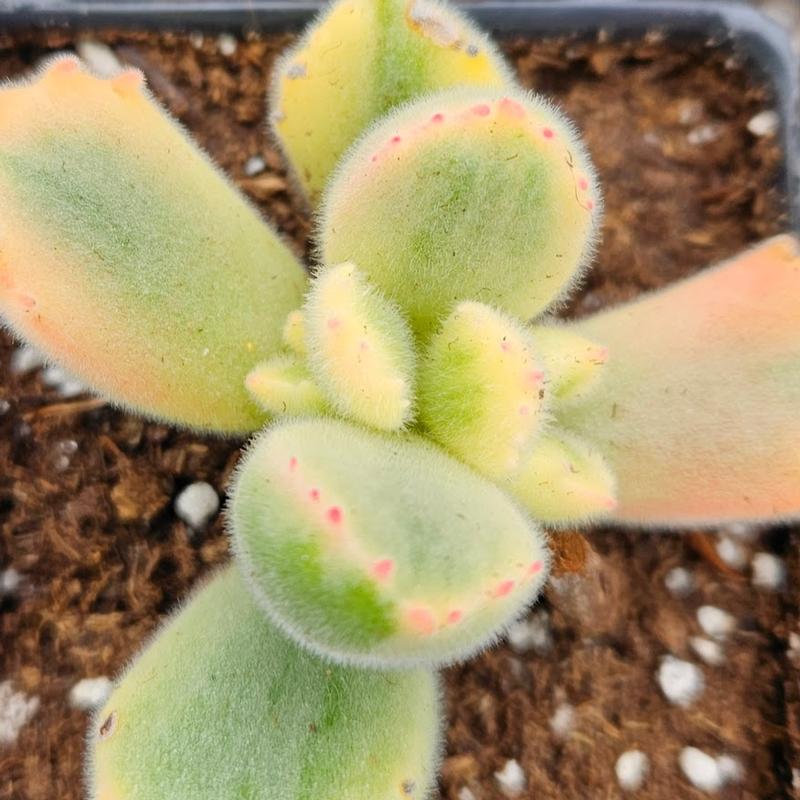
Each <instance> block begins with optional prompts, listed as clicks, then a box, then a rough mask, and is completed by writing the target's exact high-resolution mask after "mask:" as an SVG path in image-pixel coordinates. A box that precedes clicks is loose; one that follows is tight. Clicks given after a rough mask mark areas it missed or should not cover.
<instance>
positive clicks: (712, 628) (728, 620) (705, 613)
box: [697, 606, 736, 639]
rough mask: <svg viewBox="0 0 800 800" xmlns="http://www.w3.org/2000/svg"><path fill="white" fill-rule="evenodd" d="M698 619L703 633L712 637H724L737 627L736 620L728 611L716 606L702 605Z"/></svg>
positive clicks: (698, 611)
mask: <svg viewBox="0 0 800 800" xmlns="http://www.w3.org/2000/svg"><path fill="white" fill-rule="evenodd" d="M697 621H698V622H699V623H700V627H701V628H702V629H703V633H705V634H706V635H707V636H710V637H711V638H712V639H724V638H725V637H726V636H727V635H728V634H729V633H731V631H733V630H735V628H736V620H735V619H734V617H732V616H731V615H730V614H729V613H728V612H727V611H723V610H722V609H721V608H717V607H716V606H700V608H698V609H697Z"/></svg>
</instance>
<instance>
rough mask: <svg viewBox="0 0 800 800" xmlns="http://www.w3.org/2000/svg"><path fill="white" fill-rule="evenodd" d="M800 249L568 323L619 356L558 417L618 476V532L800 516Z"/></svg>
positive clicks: (787, 242)
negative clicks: (624, 526)
mask: <svg viewBox="0 0 800 800" xmlns="http://www.w3.org/2000/svg"><path fill="white" fill-rule="evenodd" d="M799 251H800V245H799V244H798V241H797V238H796V237H795V236H790V235H784V236H778V237H775V238H773V239H770V240H768V241H766V242H763V243H761V244H759V245H758V246H757V247H754V248H752V249H751V250H749V251H746V252H744V253H741V254H739V255H737V256H736V257H734V258H733V259H731V260H730V261H727V262H725V263H723V264H721V265H718V266H716V267H714V268H711V269H708V270H705V271H703V272H701V273H699V274H698V275H696V276H694V277H692V278H689V279H687V280H684V281H681V282H679V283H677V284H675V285H673V286H669V287H667V288H666V289H663V290H661V291H658V292H654V293H652V294H649V295H645V296H644V297H642V298H640V299H637V300H635V301H633V302H630V303H627V304H624V305H621V306H619V307H618V308H612V309H611V310H609V311H604V312H600V313H598V314H596V315H594V316H592V317H588V318H586V319H584V320H580V321H578V322H575V323H570V324H569V325H567V326H566V327H567V328H568V329H569V330H572V331H574V332H575V333H576V334H578V335H580V336H582V337H585V338H586V339H588V340H590V341H593V342H598V343H602V344H603V345H604V346H606V347H608V350H609V353H610V357H609V360H608V363H607V364H606V366H605V367H604V368H603V371H604V373H605V374H604V376H603V380H601V381H599V382H598V383H597V384H596V385H595V386H594V387H592V388H591V389H590V390H589V391H587V392H585V393H581V394H578V395H577V396H576V397H575V398H574V401H569V400H566V401H565V402H564V403H563V404H560V405H559V406H558V409H557V416H558V420H559V422H560V423H561V424H562V425H563V426H564V427H565V428H568V429H569V430H570V431H573V432H574V433H575V434H577V435H578V436H579V437H580V438H581V439H582V440H584V441H586V442H590V443H592V446H593V447H595V448H597V450H599V451H600V452H601V453H602V455H603V458H604V460H605V461H606V462H607V464H608V465H609V467H610V468H611V470H612V471H613V473H614V475H615V476H616V480H617V494H618V501H619V503H618V507H617V508H616V510H615V511H614V512H613V514H612V517H613V519H614V520H615V521H619V522H626V523H636V524H641V523H644V524H647V523H649V524H653V525H659V526H661V527H664V526H668V527H669V526H671V527H682V526H687V525H717V524H720V523H722V522H730V521H736V520H745V521H746V520H751V521H754V522H758V521H764V522H766V521H769V520H776V519H781V518H784V519H795V518H798V517H800V416H798V409H800V313H798V308H800V255H798V252H799Z"/></svg>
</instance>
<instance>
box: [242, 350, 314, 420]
mask: <svg viewBox="0 0 800 800" xmlns="http://www.w3.org/2000/svg"><path fill="white" fill-rule="evenodd" d="M245 386H247V389H248V391H249V392H250V394H251V395H252V397H253V399H254V400H255V401H256V402H257V403H258V404H259V405H260V406H261V407H262V408H263V409H264V410H265V411H266V412H267V413H269V414H271V415H273V416H281V415H289V416H303V415H307V414H322V413H325V412H326V411H327V410H328V402H327V401H326V399H325V396H324V395H323V393H322V392H321V391H320V388H319V387H318V386H317V384H316V383H315V382H314V378H313V377H312V376H311V374H310V372H309V371H308V369H307V368H306V366H305V364H304V363H303V362H302V361H301V360H299V359H298V358H297V357H295V356H293V355H291V354H286V353H283V354H281V355H277V356H273V357H272V358H270V359H267V360H266V361H262V362H261V363H260V364H257V365H256V366H255V367H253V369H252V370H250V372H249V373H248V375H247V378H246V379H245Z"/></svg>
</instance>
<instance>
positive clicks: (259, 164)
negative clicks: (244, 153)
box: [244, 156, 267, 178]
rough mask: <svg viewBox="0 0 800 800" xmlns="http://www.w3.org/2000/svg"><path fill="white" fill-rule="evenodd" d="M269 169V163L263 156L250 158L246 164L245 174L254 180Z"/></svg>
mask: <svg viewBox="0 0 800 800" xmlns="http://www.w3.org/2000/svg"><path fill="white" fill-rule="evenodd" d="M266 168H267V162H266V161H264V159H263V158H262V157H261V156H250V158H248V159H247V161H245V162H244V174H245V175H247V177H248V178H253V177H255V176H256V175H258V174H259V173H261V172H263V171H264V170H265V169H266Z"/></svg>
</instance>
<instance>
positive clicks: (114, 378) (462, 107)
mask: <svg viewBox="0 0 800 800" xmlns="http://www.w3.org/2000/svg"><path fill="white" fill-rule="evenodd" d="M333 51H335V52H336V55H335V56H333V55H332V52H333ZM272 101H273V102H272V105H273V119H272V124H273V127H274V130H275V132H276V134H277V135H278V137H279V140H280V142H281V144H282V146H283V148H284V151H285V152H286V154H287V156H288V158H289V160H290V162H291V165H292V167H293V169H294V171H295V174H296V175H297V178H298V181H299V183H300V184H301V186H302V187H303V188H304V190H305V191H306V192H307V195H308V198H309V201H310V202H311V203H312V204H316V203H319V216H318V218H319V225H318V236H317V242H318V263H317V265H316V271H315V277H314V279H313V280H312V281H311V283H310V285H309V284H308V283H307V280H306V278H305V274H304V271H303V269H302V267H301V266H300V264H299V263H298V262H297V260H296V259H295V258H294V256H293V255H292V254H291V253H290V251H289V250H288V249H287V248H286V246H285V245H284V244H283V243H282V242H281V240H280V238H279V237H278V235H277V234H276V233H275V232H274V230H273V229H271V228H270V227H268V226H267V225H265V224H264V223H263V222H262V221H261V220H260V219H259V218H258V216H257V214H256V213H255V212H254V211H253V209H252V208H251V207H250V206H249V205H248V204H247V203H246V202H245V201H244V200H243V199H242V198H241V197H240V196H239V195H238V194H237V193H236V192H235V191H234V190H233V189H232V187H231V186H230V185H229V184H228V182H227V181H226V180H225V179H224V178H223V177H222V176H221V175H220V174H219V173H218V172H217V171H215V170H214V169H213V168H212V167H211V166H210V164H209V162H208V160H207V159H206V158H205V157H204V156H203V155H202V154H201V153H200V152H199V151H198V150H197V149H196V148H195V147H194V146H193V145H192V144H191V143H190V142H189V141H188V140H187V139H186V138H185V136H184V135H183V134H182V132H181V131H180V130H179V128H178V127H177V126H176V125H174V124H173V123H172V122H171V121H170V120H169V119H168V118H167V117H166V115H165V114H164V113H163V112H162V111H161V110H160V109H159V107H158V106H157V105H156V104H155V103H154V102H153V101H152V100H151V99H150V98H149V96H148V95H147V93H146V92H145V91H144V89H143V84H142V77H141V75H140V74H139V73H138V72H136V71H125V72H123V73H121V74H120V75H119V76H117V77H115V78H113V79H111V80H107V81H104V80H99V79H97V78H94V77H92V76H91V75H89V74H87V73H86V72H85V71H83V69H82V68H81V66H80V64H79V62H77V61H75V60H73V59H69V58H67V59H59V60H56V61H54V62H53V63H52V64H51V65H50V66H49V67H48V68H47V69H45V70H44V71H43V72H42V73H41V74H40V75H39V76H38V77H37V78H35V79H34V80H33V81H32V82H29V83H24V84H19V85H13V86H8V87H5V88H4V89H2V91H0V202H2V219H0V308H1V309H2V313H3V316H4V318H5V320H6V321H7V323H8V324H9V325H10V326H11V327H12V329H13V330H14V331H16V332H17V333H18V334H19V335H20V336H22V337H24V338H26V339H27V340H29V341H31V342H32V343H34V344H35V345H37V346H39V347H40V348H42V349H43V350H44V351H45V352H46V353H48V354H49V356H50V357H51V358H53V359H55V360H57V361H59V362H61V363H63V364H65V365H66V366H67V367H69V368H70V369H71V370H72V371H74V372H75V373H77V374H78V375H79V376H81V377H82V378H83V379H84V380H86V381H87V382H88V383H90V384H91V385H93V386H94V387H95V388H96V389H97V390H98V391H100V392H102V393H103V394H105V395H106V396H108V397H110V398H111V399H113V400H115V401H116V402H118V403H120V404H122V405H124V406H127V407H130V408H132V409H134V410H137V411H140V412H142V413H145V414H148V415H150V416H153V417H157V418H160V419H166V420H170V421H173V422H175V423H178V424H183V425H188V426H191V427H194V428H197V429H201V430H208V431H216V432H219V433H233V432H238V433H241V432H250V431H254V430H256V429H258V428H259V427H261V426H262V425H265V424H266V427H265V429H264V431H263V432H262V433H261V434H260V435H259V436H257V437H256V438H255V439H254V441H253V443H252V445H251V447H250V449H249V451H248V453H247V455H246V457H245V458H244V460H243V463H242V465H241V466H240V468H239V470H238V473H237V475H236V478H235V481H234V488H233V495H232V502H231V506H230V509H229V516H230V520H229V527H230V534H231V539H232V543H233V550H234V553H235V559H234V564H233V565H231V566H230V567H228V569H227V570H225V571H224V572H222V573H220V574H219V575H217V576H216V577H215V578H212V579H211V580H210V581H209V582H208V583H207V585H206V586H205V587H204V588H202V589H200V590H199V591H198V592H197V594H196V595H195V596H194V597H193V598H192V599H191V600H190V601H189V602H188V603H187V605H186V606H185V608H184V609H183V610H182V611H181V612H180V613H178V614H177V615H176V616H175V617H174V618H173V619H172V620H171V621H170V622H169V623H168V624H167V625H166V626H165V627H164V628H163V630H162V631H161V632H160V633H159V634H158V635H157V636H156V638H155V639H154V641H153V642H152V643H151V644H150V646H149V647H148V648H147V649H146V650H145V651H144V653H143V654H142V655H141V656H140V658H139V659H138V660H137V661H135V662H134V663H133V665H132V666H131V667H130V668H129V670H128V671H127V673H126V675H125V676H124V677H123V679H122V680H121V682H120V683H119V685H118V688H117V689H116V691H115V692H114V693H113V695H112V696H111V698H110V699H109V701H108V703H107V704H106V706H105V708H104V709H102V710H101V711H100V713H99V714H98V716H97V718H96V721H95V723H94V724H93V728H92V732H91V737H90V747H91V757H90V762H91V766H90V770H89V782H90V792H91V796H92V797H93V798H95V800H161V799H162V798H164V799H166V798H170V799H171V800H173V799H174V798H176V797H185V798H189V797H191V798H193V799H194V798H197V800H204V799H207V800H212V799H213V800H223V799H224V798H231V800H233V799H234V798H237V799H238V798H247V800H277V799H278V798H280V799H281V800H291V799H292V798H296V799H297V800H299V799H300V798H315V800H317V799H318V798H323V799H324V798H330V800H333V799H334V798H336V800H341V798H348V800H381V799H382V798H387V799H388V798H411V797H417V798H421V797H424V796H425V794H426V793H427V791H428V789H429V787H430V786H431V784H432V782H433V779H434V773H435V765H436V759H437V754H438V749H439V746H440V745H439V738H440V737H439V729H440V722H439V718H440V712H439V701H438V696H437V686H436V680H435V677H434V674H433V671H432V670H433V668H434V667H436V666H437V665H440V664H444V663H448V662H452V661H454V660H457V659H460V658H464V657H466V656H467V655H468V654H470V653H472V652H474V651H476V650H478V649H480V648H481V647H485V646H487V645H488V644H489V643H491V642H492V641H494V640H495V639H497V638H498V637H499V636H500V635H501V634H502V632H503V631H504V630H505V628H506V626H507V625H508V624H509V622H511V621H512V620H513V619H514V618H515V617H516V616H517V615H518V614H519V613H520V612H521V611H522V610H523V609H525V608H526V607H527V606H528V605H529V604H530V603H531V602H532V600H533V598H534V597H535V596H536V594H537V592H538V591H539V589H540V588H541V586H542V583H543V581H544V579H545V576H546V573H547V566H548V555H547V547H546V539H545V535H544V533H543V529H542V526H541V525H542V523H545V524H546V525H547V526H549V527H550V528H551V529H557V528H558V526H560V525H564V524H568V523H569V524H574V523H576V522H593V521H595V520H605V521H609V522H616V523H622V524H625V523H644V524H650V525H654V526H655V525H659V526H664V527H680V526H682V525H687V524H691V525H712V524H715V523H717V522H720V521H723V520H733V519H744V520H754V521H768V520H774V519H779V518H788V517H796V516H799V515H800V423H799V422H798V417H797V413H796V411H797V408H798V407H799V406H800V314H798V313H797V307H798V301H800V258H798V255H797V251H796V242H795V241H794V239H793V238H792V237H789V236H783V237H777V238H776V239H773V240H770V241H768V242H766V243H763V244H762V245H760V246H759V247H757V248H755V249H753V250H752V251H749V252H748V253H745V254H743V255H741V256H739V257H738V258H736V259H734V260H733V261H731V262H728V263H727V264H723V265H721V266H718V267H716V268H714V269H711V270H708V271H706V272H704V273H701V274H700V275H699V276H697V277H695V278H692V279H690V280H686V281H683V282H681V283H679V284H677V285H676V286H674V287H671V288H668V289H666V290H664V291H661V292H658V293H655V294H653V295H650V296H646V297H644V298H643V299H641V300H637V301H635V302H633V303H630V304H627V305H623V306H621V307H620V308H617V309H612V310H611V311H608V312H603V313H600V314H598V315H595V316H593V317H589V318H587V319H585V320H581V321H578V322H570V323H560V322H556V321H555V320H553V319H552V318H550V317H548V316H547V312H548V309H550V308H552V307H553V304H554V303H556V302H558V300H559V299H560V298H561V297H562V296H563V295H564V294H565V292H566V291H567V290H568V289H569V288H570V287H571V286H572V285H574V283H575V282H576V281H577V280H578V279H579V278H580V275H581V273H582V271H583V269H584V268H585V266H586V264H587V263H588V261H589V258H590V256H591V254H592V249H593V245H594V243H595V239H596V237H597V231H598V227H599V218H600V210H601V197H600V194H599V188H598V186H597V181H596V178H595V174H594V171H593V169H592V166H591V163H590V161H589V158H588V156H587V154H586V153H585V151H584V150H583V148H582V146H581V144H580V142H579V140H578V138H577V135H576V133H575V131H574V129H573V128H572V126H571V125H569V124H568V123H567V122H566V121H565V120H564V119H563V117H562V116H561V115H560V114H559V113H558V112H556V111H555V110H554V109H553V108H552V107H551V106H550V105H549V104H547V103H546V102H544V101H542V100H541V99H538V98H536V97H533V96H531V95H528V94H526V93H524V92H522V91H521V90H520V89H519V88H517V87H516V86H515V84H514V81H513V79H512V78H511V77H510V73H509V70H508V68H507V67H505V66H504V65H503V62H502V59H501V58H500V57H499V55H498V54H497V52H496V51H495V50H494V49H493V47H492V45H491V44H490V43H489V42H488V41H487V40H486V39H485V38H484V37H483V36H481V35H480V34H479V33H477V32H476V31H474V30H473V29H472V28H471V27H470V26H469V25H468V24H467V23H466V22H465V21H464V20H463V19H462V18H461V17H460V16H459V15H457V14H456V13H455V12H453V11H451V10H450V9H448V8H446V7H444V6H441V5H438V4H433V3H425V2H421V0H416V2H415V0H340V2H338V3H336V4H334V5H333V6H332V7H331V8H330V9H329V11H328V12H327V13H326V14H324V15H323V16H322V17H321V18H320V20H319V21H318V22H317V24H316V25H315V26H313V27H312V28H311V29H310V30H309V32H308V34H307V35H306V36H305V37H304V38H303V39H302V40H301V41H300V42H299V44H298V45H297V46H296V47H295V48H294V49H293V50H292V51H290V52H289V53H288V54H287V56H286V57H285V59H283V61H282V62H281V64H280V65H279V68H278V71H277V73H276V76H275V80H274V85H273V92H272ZM364 129H366V132H363V131H364ZM345 151H347V153H346V155H344V157H343V158H340V157H341V156H342V154H343V153H344V152H345ZM320 198H321V199H320ZM531 320H534V321H533V322H531ZM553 535H558V534H557V532H554V533H553Z"/></svg>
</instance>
